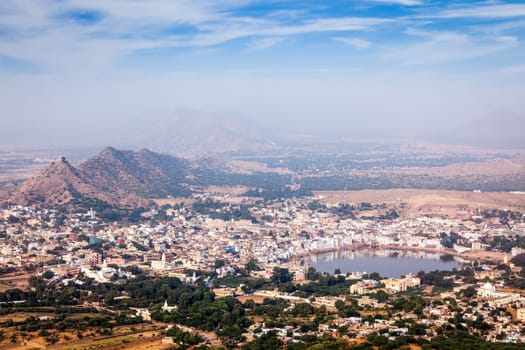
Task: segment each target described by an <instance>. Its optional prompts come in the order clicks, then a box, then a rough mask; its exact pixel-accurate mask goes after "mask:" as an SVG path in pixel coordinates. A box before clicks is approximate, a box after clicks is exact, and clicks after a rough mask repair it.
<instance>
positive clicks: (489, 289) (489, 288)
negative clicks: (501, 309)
mask: <svg viewBox="0 0 525 350" xmlns="http://www.w3.org/2000/svg"><path fill="white" fill-rule="evenodd" d="M482 288H483V289H484V290H487V291H492V292H493V291H495V290H496V287H494V286H493V285H492V284H491V283H490V282H487V283H485V284H484V285H483V287H482Z"/></svg>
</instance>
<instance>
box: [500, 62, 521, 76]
mask: <svg viewBox="0 0 525 350" xmlns="http://www.w3.org/2000/svg"><path fill="white" fill-rule="evenodd" d="M500 72H501V73H503V74H508V75H514V74H525V64H518V65H515V66H509V67H505V68H503V69H501V70H500Z"/></svg>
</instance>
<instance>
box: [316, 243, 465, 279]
mask: <svg viewBox="0 0 525 350" xmlns="http://www.w3.org/2000/svg"><path fill="white" fill-rule="evenodd" d="M306 259H307V261H308V265H309V266H313V267H315V268H316V269H317V271H320V272H328V273H334V271H335V269H337V268H339V269H340V270H341V272H342V273H348V272H366V273H368V274H370V273H372V272H377V273H379V274H380V275H381V276H383V277H395V278H397V277H399V276H401V275H406V274H408V273H413V274H416V273H418V272H419V271H421V270H423V271H425V272H429V271H433V270H452V269H454V268H460V265H461V264H460V263H461V262H464V261H459V260H457V259H456V258H452V257H451V256H450V255H449V256H442V255H440V254H435V253H426V252H412V251H398V250H386V249H364V250H357V251H339V252H332V253H324V254H319V255H313V256H310V257H307V258H306Z"/></svg>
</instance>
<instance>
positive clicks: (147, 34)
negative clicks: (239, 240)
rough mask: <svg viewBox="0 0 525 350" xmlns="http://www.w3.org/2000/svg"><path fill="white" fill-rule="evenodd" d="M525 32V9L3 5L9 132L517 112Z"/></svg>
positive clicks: (432, 3) (416, 0)
mask: <svg viewBox="0 0 525 350" xmlns="http://www.w3.org/2000/svg"><path fill="white" fill-rule="evenodd" d="M524 34H525V3H524V2H523V1H490V0H489V1H439V0H356V1H351V0H347V1H343V0H340V1H286V0H283V1H280V0H273V1H272V0H270V1H249V0H224V1H220V0H219V1H211V0H210V1H207V0H204V1H184V0H173V1H171V0H114V1H108V0H90V1H80V0H39V1H31V0H27V1H26V0H24V1H19V0H3V1H1V2H0V93H2V95H3V96H4V97H3V98H4V101H3V103H2V105H4V107H3V108H4V110H3V111H2V114H3V115H5V116H6V117H5V118H6V119H7V121H8V122H7V124H6V125H7V129H4V130H8V128H9V125H13V127H14V126H15V125H16V123H15V120H16V121H20V120H24V121H26V122H27V123H29V124H35V125H40V124H41V126H45V125H55V124H58V123H62V124H63V123H64V122H65V125H68V126H69V127H70V128H71V130H74V129H75V128H76V125H77V124H78V125H82V123H83V122H84V118H86V116H88V115H89V116H90V118H95V119H96V118H97V116H100V118H101V120H102V119H104V120H108V118H112V119H115V120H118V122H121V121H122V120H126V118H128V117H129V116H130V115H132V114H137V113H143V112H144V111H148V110H154V109H155V108H165V109H168V110H175V109H177V108H191V109H202V110H206V111H208V112H220V113H238V114H242V115H246V116H249V117H251V118H255V119H258V120H264V121H267V122H268V123H274V124H275V123H276V122H281V121H283V120H286V121H289V122H290V124H295V123H297V122H303V121H304V123H302V124H303V125H304V126H305V130H314V129H316V128H317V125H318V124H317V123H318V122H319V114H323V115H325V116H324V117H323V120H326V119H324V118H327V116H326V114H328V117H329V118H333V119H332V120H333V122H334V123H337V122H339V121H340V122H341V125H347V126H348V125H350V124H355V122H356V121H360V122H362V121H364V120H368V121H370V123H369V124H370V125H369V126H370V127H377V126H378V125H382V124H388V125H390V124H392V125H393V124H395V123H397V122H399V124H400V125H405V126H406V125H416V126H417V124H418V123H419V124H421V125H425V124H428V123H427V121H428V120H429V121H439V120H442V119H443V118H445V119H447V118H450V120H458V118H459V119H461V120H464V121H468V120H474V119H476V118H479V117H483V114H484V112H486V113H489V114H490V113H495V112H496V111H497V113H500V112H501V111H504V113H509V114H520V113H522V112H520V111H522V110H523V109H524V108H523V107H524V106H523V102H521V100H522V98H520V95H525V90H524V86H525V83H524V81H525V49H524V45H523V40H524ZM224 86H227V87H228V89H223V87H224ZM250 91H251V93H250ZM109 94H111V95H112V98H109V97H108V95H109ZM378 94H380V95H381V97H382V98H383V100H384V108H383V109H381V108H379V107H378V106H373V104H375V105H377V104H376V103H374V101H376V99H377V98H378ZM116 95H118V96H116ZM1 98H2V97H0V99H1ZM269 99H271V100H272V101H273V103H272V104H271V106H269V104H268V103H267V101H268V100H269ZM414 99H416V100H417V101H414ZM24 101H30V102H31V103H29V104H28V105H27V106H25V107H24V108H20V104H22V103H23V102H24ZM348 101H353V102H355V103H350V102H348ZM298 105H300V106H298ZM436 106H442V107H443V111H442V113H441V114H439V113H437V112H436ZM0 108H1V107H0ZM37 112H38V115H39V117H35V114H36V113H37ZM8 116H13V117H8ZM392 116H396V117H395V118H394V119H392V118H393V117H392ZM423 116H425V117H423ZM522 116H523V115H522V114H520V117H522ZM119 118H120V119H119ZM33 122H35V123H33ZM75 122H78V123H75ZM39 123H40V124H39ZM430 124H432V123H430ZM63 125H64V124H63ZM40 130H42V128H40ZM401 130H404V129H403V128H399V130H398V131H399V132H401ZM414 130H419V129H417V128H416V129H414ZM8 131H9V130H8ZM8 131H6V133H7V132H8ZM327 131H329V130H327ZM11 134H12V133H11ZM412 134H415V132H413V133H412ZM0 136H2V135H0ZM401 136H403V135H401ZM11 138H13V137H11Z"/></svg>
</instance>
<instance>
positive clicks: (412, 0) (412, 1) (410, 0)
mask: <svg viewBox="0 0 525 350" xmlns="http://www.w3.org/2000/svg"><path fill="white" fill-rule="evenodd" d="M369 1H370V2H379V3H383V4H393V5H403V6H415V5H421V4H423V1H421V0H369Z"/></svg>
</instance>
